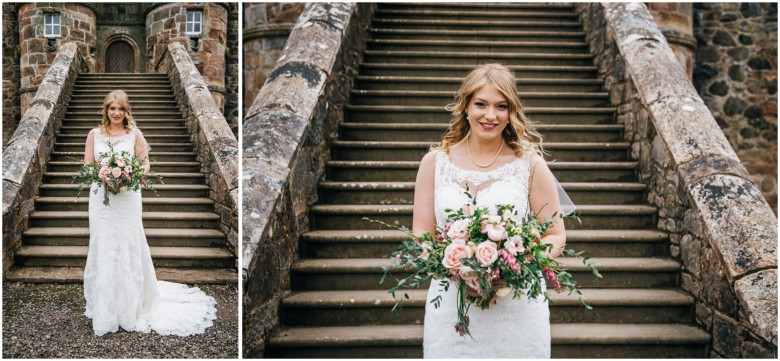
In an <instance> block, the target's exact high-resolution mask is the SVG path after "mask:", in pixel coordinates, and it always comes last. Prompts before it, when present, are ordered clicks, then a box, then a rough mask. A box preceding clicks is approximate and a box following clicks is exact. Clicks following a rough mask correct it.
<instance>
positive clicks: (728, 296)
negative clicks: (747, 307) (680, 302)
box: [695, 247, 738, 317]
mask: <svg viewBox="0 0 780 361" xmlns="http://www.w3.org/2000/svg"><path fill="white" fill-rule="evenodd" d="M701 263H702V266H701V277H700V280H699V285H700V291H699V293H697V294H695V295H697V297H698V298H700V299H702V300H704V301H705V302H707V303H709V304H710V305H712V306H713V309H714V310H717V311H719V312H721V313H724V314H726V315H730V316H732V317H736V314H737V312H738V308H737V296H736V295H735V294H734V292H733V290H732V289H731V284H730V282H729V281H728V279H727V278H726V276H725V275H724V271H723V265H722V263H723V262H721V260H720V257H719V256H718V254H717V252H715V251H713V250H712V248H710V247H706V248H704V249H703V250H702V256H701Z"/></svg>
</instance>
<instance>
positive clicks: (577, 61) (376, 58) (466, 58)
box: [363, 50, 593, 66]
mask: <svg viewBox="0 0 780 361" xmlns="http://www.w3.org/2000/svg"><path fill="white" fill-rule="evenodd" d="M363 61H365V62H368V63H412V64H427V63H431V62H444V63H447V64H471V65H472V66H476V65H478V64H484V63H493V62H500V63H502V64H511V65H575V66H583V65H593V56H592V55H590V54H544V53H507V52H491V51H468V52H463V51H460V52H458V51H381V50H365V51H364V52H363Z"/></svg>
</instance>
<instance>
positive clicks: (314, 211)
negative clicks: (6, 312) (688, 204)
mask: <svg viewBox="0 0 780 361" xmlns="http://www.w3.org/2000/svg"><path fill="white" fill-rule="evenodd" d="M576 213H577V215H579V216H580V218H581V221H582V224H579V223H577V222H572V221H571V220H568V219H567V220H566V229H567V230H570V229H652V228H653V227H655V226H656V220H655V218H656V217H655V215H656V213H657V210H656V208H655V207H652V206H647V205H578V206H577V211H576ZM311 216H312V218H313V220H312V224H313V225H314V227H313V229H320V230H342V229H351V230H359V229H387V228H386V227H385V226H383V225H380V224H377V223H372V222H369V221H367V220H364V219H363V218H364V217H367V218H370V219H375V220H379V221H383V222H385V223H387V224H392V225H396V226H407V227H411V225H412V206H411V205H365V204H351V205H332V204H316V205H314V206H312V207H311Z"/></svg>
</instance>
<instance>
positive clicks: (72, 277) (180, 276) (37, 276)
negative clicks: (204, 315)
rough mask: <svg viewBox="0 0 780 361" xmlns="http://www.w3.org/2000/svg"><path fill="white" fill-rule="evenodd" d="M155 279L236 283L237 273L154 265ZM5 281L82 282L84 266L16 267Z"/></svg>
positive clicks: (9, 272) (192, 282) (187, 282)
mask: <svg viewBox="0 0 780 361" xmlns="http://www.w3.org/2000/svg"><path fill="white" fill-rule="evenodd" d="M154 270H155V272H156V273H157V279H158V280H162V281H169V282H176V283H185V284H223V285H224V284H233V285H235V284H237V283H238V273H237V272H236V270H235V269H231V268H162V267H155V269H154ZM5 279H6V281H9V282H25V283H83V282H84V267H18V266H15V267H13V268H11V269H10V270H9V271H8V272H7V273H6V274H5Z"/></svg>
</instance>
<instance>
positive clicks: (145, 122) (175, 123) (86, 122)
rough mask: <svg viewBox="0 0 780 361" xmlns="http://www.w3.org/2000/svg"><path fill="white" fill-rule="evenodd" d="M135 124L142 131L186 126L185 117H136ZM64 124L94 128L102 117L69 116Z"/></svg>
mask: <svg viewBox="0 0 780 361" xmlns="http://www.w3.org/2000/svg"><path fill="white" fill-rule="evenodd" d="M134 120H135V125H136V126H137V127H138V128H140V129H141V130H142V131H145V129H146V128H150V127H165V128H169V127H186V125H185V123H184V119H182V118H179V119H152V118H146V119H138V118H135V117H134ZM62 126H63V127H69V128H70V127H80V128H89V129H94V128H97V127H98V126H100V117H99V115H98V117H97V118H96V117H94V116H93V117H91V118H89V117H86V118H74V117H71V118H68V119H63V120H62Z"/></svg>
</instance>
